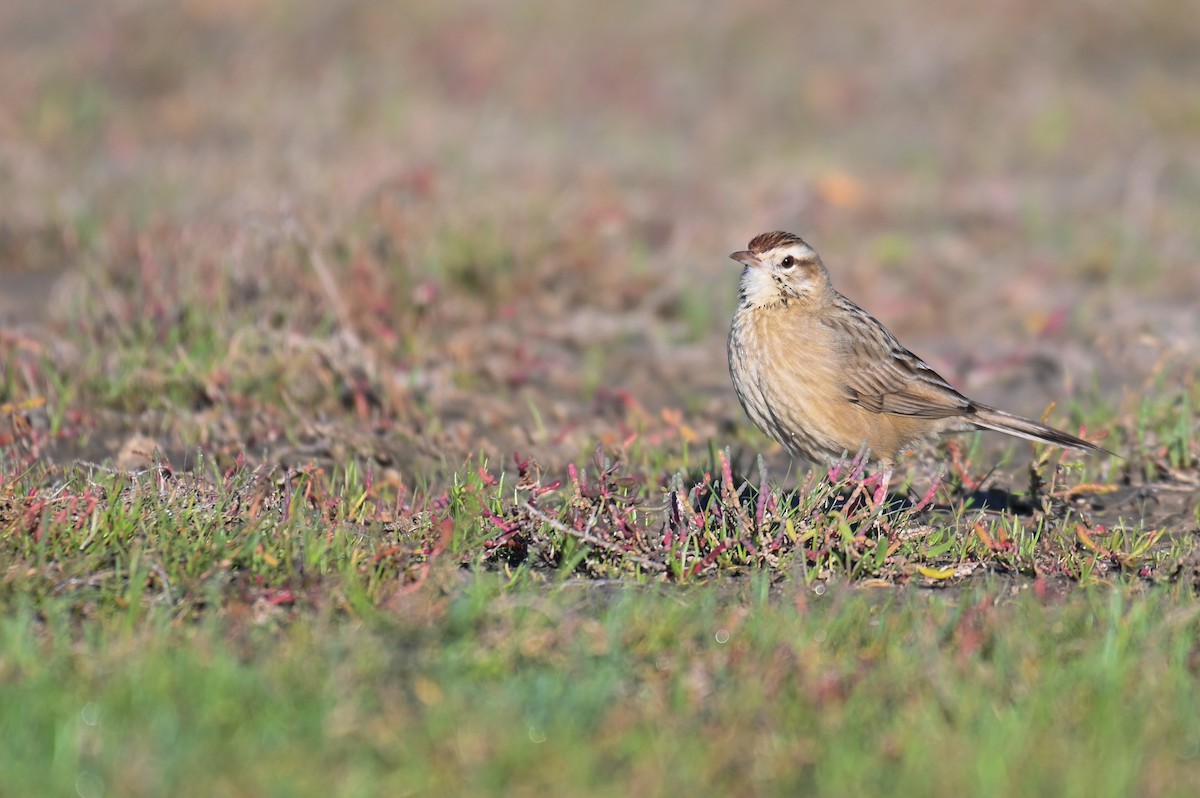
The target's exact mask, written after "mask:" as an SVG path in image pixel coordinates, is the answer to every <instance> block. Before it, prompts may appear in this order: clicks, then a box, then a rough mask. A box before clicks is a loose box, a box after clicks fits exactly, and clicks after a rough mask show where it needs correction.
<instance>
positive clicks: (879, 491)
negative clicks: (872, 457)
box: [871, 466, 892, 510]
mask: <svg viewBox="0 0 1200 798" xmlns="http://www.w3.org/2000/svg"><path fill="white" fill-rule="evenodd" d="M871 479H872V480H878V482H879V484H878V485H876V486H875V495H874V496H872V497H871V500H872V501H871V503H872V504H874V505H875V509H877V510H878V509H879V508H881V507H882V506H883V503H884V502H885V501H887V492H888V485H889V484H891V481H892V467H891V466H887V467H886V468H884V469H883V470H882V471H878V472H876V473H875V474H874V475H873V476H872V477H871Z"/></svg>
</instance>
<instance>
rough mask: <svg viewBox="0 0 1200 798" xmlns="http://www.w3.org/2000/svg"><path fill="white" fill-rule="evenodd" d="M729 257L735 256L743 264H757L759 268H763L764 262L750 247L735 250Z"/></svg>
mask: <svg viewBox="0 0 1200 798" xmlns="http://www.w3.org/2000/svg"><path fill="white" fill-rule="evenodd" d="M729 257H731V258H733V259H734V260H736V261H737V262H738V263H740V264H742V265H743V266H755V267H757V268H762V266H763V262H762V261H761V260H759V259H758V256H756V255H755V254H754V253H753V252H751V251H750V250H748V249H744V250H742V251H741V252H735V253H733V254H732V255H730V256H729Z"/></svg>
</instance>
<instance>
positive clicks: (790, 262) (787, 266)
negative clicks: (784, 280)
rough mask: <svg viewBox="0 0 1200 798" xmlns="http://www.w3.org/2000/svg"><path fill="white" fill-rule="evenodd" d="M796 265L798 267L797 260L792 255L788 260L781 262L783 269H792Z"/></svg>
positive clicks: (780, 265)
mask: <svg viewBox="0 0 1200 798" xmlns="http://www.w3.org/2000/svg"><path fill="white" fill-rule="evenodd" d="M795 265H796V259H795V258H793V257H792V256H791V255H788V256H787V257H786V258H784V259H783V260H781V261H779V267H780V268H782V269H790V268H792V267H793V266H795Z"/></svg>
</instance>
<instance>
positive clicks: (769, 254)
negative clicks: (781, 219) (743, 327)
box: [729, 231, 829, 307]
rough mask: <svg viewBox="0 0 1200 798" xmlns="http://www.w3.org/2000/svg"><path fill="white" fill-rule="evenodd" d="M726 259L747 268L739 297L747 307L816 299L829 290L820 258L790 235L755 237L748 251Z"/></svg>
mask: <svg viewBox="0 0 1200 798" xmlns="http://www.w3.org/2000/svg"><path fill="white" fill-rule="evenodd" d="M729 257H731V258H733V259H734V260H736V261H737V262H738V263H740V264H742V265H743V266H745V267H746V268H745V269H743V270H742V282H741V285H740V286H739V288H738V296H739V297H740V299H741V302H742V304H743V305H745V306H748V307H767V306H770V305H777V304H787V303H788V302H790V301H792V300H797V301H806V300H816V299H820V298H821V297H822V296H824V294H825V293H826V292H827V291H828V290H829V273H828V272H826V271H825V264H824V263H822V262H821V257H820V256H819V255H818V254H817V252H816V250H814V249H813V248H812V247H810V246H809V245H808V244H806V243H805V242H804V239H802V238H800V236H798V235H794V234H792V233H784V232H780V231H775V232H774V233H763V234H762V235H759V236H755V237H754V239H753V240H751V242H750V248H749V249H746V250H742V251H741V252H734V253H733V254H732V255H730V256H729Z"/></svg>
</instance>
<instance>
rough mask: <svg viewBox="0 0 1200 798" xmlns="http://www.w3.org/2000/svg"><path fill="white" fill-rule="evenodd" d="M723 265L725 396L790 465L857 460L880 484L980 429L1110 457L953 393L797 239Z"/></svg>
mask: <svg viewBox="0 0 1200 798" xmlns="http://www.w3.org/2000/svg"><path fill="white" fill-rule="evenodd" d="M729 257H731V258H732V259H733V260H735V261H737V262H738V263H740V264H742V266H743V267H744V268H743V269H742V276H741V281H740V283H739V286H738V307H737V311H736V312H735V313H734V316H733V323H732V325H731V326H730V330H729V374H730V377H731V378H732V380H733V388H734V391H735V393H736V394H737V397H738V400H739V401H740V402H741V405H742V408H743V409H744V410H745V411H746V415H748V416H749V417H750V419H751V420H752V421H753V422H754V423H755V424H756V425H757V426H758V428H759V429H761V430H762V431H763V432H764V433H765V434H766V435H767V436H768V437H770V438H773V439H774V440H776V441H778V442H779V443H780V444H782V446H783V448H784V449H785V450H787V452H788V453H789V454H790V455H792V456H793V457H798V458H803V459H806V460H810V461H813V462H816V463H821V462H825V463H830V464H834V463H837V462H839V461H841V460H844V459H846V458H848V457H853V456H855V455H856V454H857V453H859V452H865V453H866V456H867V460H868V461H869V462H870V463H872V464H873V465H875V466H877V467H879V468H881V469H882V470H883V475H884V484H885V485H886V482H887V480H888V478H889V477H890V476H891V472H892V469H893V468H894V466H895V464H896V459H897V458H898V457H899V456H900V455H901V454H902V453H904V452H906V451H910V450H912V449H914V448H916V447H917V446H919V445H920V444H922V443H924V442H926V441H928V440H929V439H931V438H934V437H936V436H937V435H940V434H944V433H953V432H967V431H971V430H979V429H987V430H995V431H997V432H1003V433H1005V434H1008V435H1013V436H1016V437H1018V438H1025V439H1028V440H1031V441H1038V442H1041V443H1048V444H1053V445H1055V446H1059V447H1065V448H1068V449H1077V450H1082V451H1089V452H1102V453H1105V454H1110V455H1111V454H1112V452H1109V451H1108V450H1107V449H1104V448H1103V447H1100V446H1097V445H1096V444H1094V443H1091V442H1089V441H1086V440H1084V439H1083V438H1080V437H1077V436H1075V435H1071V434H1070V433H1067V432H1063V431H1062V430H1059V429H1055V428H1053V427H1049V426H1046V425H1045V424H1041V423H1039V422H1037V421H1033V420H1031V419H1028V418H1023V417H1021V416H1017V415H1013V414H1011V413H1006V412H1005V411H1003V410H999V409H997V408H995V407H990V406H988V405H985V404H983V403H981V402H977V401H975V400H973V399H969V398H967V397H966V396H964V395H963V394H961V393H959V391H958V390H956V389H955V388H954V386H952V385H951V384H950V383H949V382H947V381H946V380H945V378H943V377H942V376H941V375H940V374H938V373H937V372H936V371H934V370H933V369H932V368H931V367H930V366H929V364H928V363H926V362H925V361H924V360H922V359H921V358H919V357H917V356H916V355H915V354H913V353H912V352H911V351H909V350H908V349H907V348H905V347H904V346H903V345H902V344H901V343H900V341H899V340H897V338H896V336H895V335H893V334H892V333H891V332H890V331H889V330H888V329H887V328H886V327H884V326H883V324H882V323H881V322H880V321H879V320H878V319H876V318H875V317H874V316H872V315H871V314H870V313H868V312H867V311H865V310H863V309H862V308H861V307H859V306H858V305H857V304H855V303H854V302H852V301H851V300H850V299H848V298H846V297H845V296H843V295H842V294H841V293H839V292H838V291H837V290H836V289H835V288H834V287H833V283H832V282H831V281H830V277H829V272H828V270H827V269H826V268H825V264H824V262H823V261H822V260H821V257H820V256H819V255H818V254H817V252H816V250H814V249H813V248H812V247H811V246H809V245H808V244H807V243H806V242H805V241H804V239H802V238H800V236H798V235H795V234H793V233H785V232H782V231H775V232H771V233H763V234H762V235H759V236H755V238H754V239H752V240H751V241H750V245H749V248H748V249H745V250H742V251H739V252H734V253H733V254H731V255H730V256H729ZM884 490H885V491H886V487H885V488H884Z"/></svg>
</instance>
